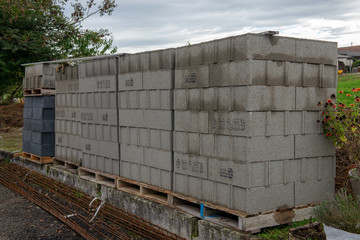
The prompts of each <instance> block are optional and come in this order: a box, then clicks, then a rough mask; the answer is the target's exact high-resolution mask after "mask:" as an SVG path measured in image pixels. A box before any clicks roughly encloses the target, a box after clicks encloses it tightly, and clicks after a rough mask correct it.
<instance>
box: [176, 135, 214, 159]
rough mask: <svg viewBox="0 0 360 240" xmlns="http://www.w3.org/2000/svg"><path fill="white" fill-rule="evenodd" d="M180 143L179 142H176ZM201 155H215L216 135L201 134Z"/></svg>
mask: <svg viewBox="0 0 360 240" xmlns="http://www.w3.org/2000/svg"><path fill="white" fill-rule="evenodd" d="M176 145H178V142H176ZM200 156H208V157H215V135H214V134H200Z"/></svg>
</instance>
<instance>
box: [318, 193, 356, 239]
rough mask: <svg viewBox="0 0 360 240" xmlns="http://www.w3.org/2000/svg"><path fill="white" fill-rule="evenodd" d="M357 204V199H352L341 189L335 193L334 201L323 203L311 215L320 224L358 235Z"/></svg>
mask: <svg viewBox="0 0 360 240" xmlns="http://www.w3.org/2000/svg"><path fill="white" fill-rule="evenodd" d="M359 203H360V202H359V199H354V198H353V197H352V195H351V194H348V193H347V192H346V190H344V189H342V190H340V191H338V192H337V193H336V196H335V199H334V200H332V201H323V202H322V203H321V204H320V205H319V206H317V207H316V208H315V209H314V211H313V213H314V215H315V217H316V218H317V219H318V220H319V221H320V222H322V223H325V224H326V225H329V226H332V227H335V228H338V229H342V230H344V231H347V232H352V233H357V234H360V205H359Z"/></svg>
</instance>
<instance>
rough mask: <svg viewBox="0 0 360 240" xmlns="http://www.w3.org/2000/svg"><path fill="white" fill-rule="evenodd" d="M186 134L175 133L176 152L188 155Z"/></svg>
mask: <svg viewBox="0 0 360 240" xmlns="http://www.w3.org/2000/svg"><path fill="white" fill-rule="evenodd" d="M187 134H188V133H186V132H174V151H175V152H180V153H187V149H188V142H187V140H188V138H187Z"/></svg>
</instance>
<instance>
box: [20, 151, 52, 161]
mask: <svg viewBox="0 0 360 240" xmlns="http://www.w3.org/2000/svg"><path fill="white" fill-rule="evenodd" d="M19 156H21V157H22V158H24V159H25V160H28V161H31V162H34V163H37V164H49V163H53V157H49V156H46V157H40V156H37V155H35V154H31V153H27V152H22V153H21V155H19Z"/></svg>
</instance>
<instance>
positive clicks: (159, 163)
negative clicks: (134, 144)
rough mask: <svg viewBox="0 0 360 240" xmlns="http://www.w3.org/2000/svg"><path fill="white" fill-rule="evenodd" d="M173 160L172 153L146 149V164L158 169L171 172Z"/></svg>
mask: <svg viewBox="0 0 360 240" xmlns="http://www.w3.org/2000/svg"><path fill="white" fill-rule="evenodd" d="M171 161H172V158H171V152H170V151H163V150H159V149H153V148H144V164H145V165H147V166H150V167H154V168H157V169H163V170H167V171H171V170H172V169H171V166H172V163H171Z"/></svg>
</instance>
